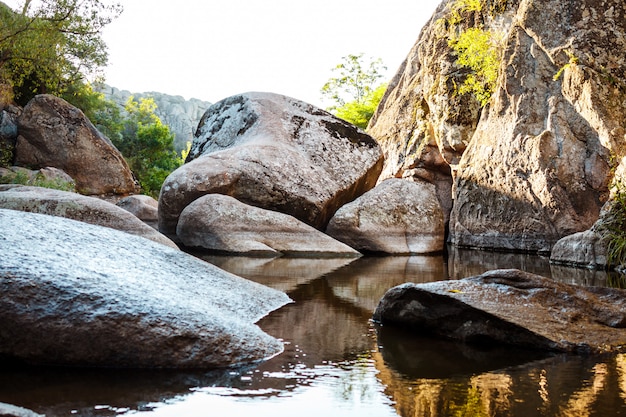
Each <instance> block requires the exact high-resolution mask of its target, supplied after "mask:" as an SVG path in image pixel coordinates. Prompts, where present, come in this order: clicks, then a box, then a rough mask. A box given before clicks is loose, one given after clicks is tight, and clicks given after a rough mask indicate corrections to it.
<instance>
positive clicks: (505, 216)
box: [368, 0, 626, 252]
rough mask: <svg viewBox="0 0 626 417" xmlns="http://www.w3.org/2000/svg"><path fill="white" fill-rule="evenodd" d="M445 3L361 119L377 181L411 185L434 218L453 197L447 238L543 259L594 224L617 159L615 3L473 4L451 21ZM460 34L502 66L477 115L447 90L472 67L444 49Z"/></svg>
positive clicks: (621, 87) (619, 40)
mask: <svg viewBox="0 0 626 417" xmlns="http://www.w3.org/2000/svg"><path fill="white" fill-rule="evenodd" d="M455 5H458V2H457V1H456V0H449V1H444V2H442V4H441V5H440V6H439V8H438V9H437V10H436V12H435V14H434V15H433V17H432V18H431V20H430V21H429V23H428V24H427V25H426V26H425V27H424V29H423V30H422V32H421V34H420V37H419V39H418V40H417V42H416V44H415V46H414V47H413V49H412V50H411V52H410V53H409V55H408V57H407V59H406V61H405V62H404V64H403V65H402V66H401V68H400V69H399V71H398V73H397V74H396V76H395V77H394V78H393V80H392V81H391V82H390V87H389V89H388V91H387V93H386V94H385V97H384V98H383V100H382V101H381V104H380V106H379V107H378V110H377V112H376V114H375V115H374V117H373V118H372V121H371V122H370V126H369V128H368V132H369V133H370V134H372V135H373V136H374V137H375V138H376V139H377V140H378V141H379V142H380V144H381V147H382V149H383V150H384V153H385V167H384V169H383V173H382V175H381V179H383V178H387V177H392V176H394V177H419V178H423V179H426V180H427V181H430V182H432V183H433V184H435V185H436V186H437V187H438V190H439V194H440V198H441V196H444V197H443V198H441V201H442V207H444V210H445V209H446V207H451V205H452V203H451V202H452V201H454V209H453V210H452V212H451V217H450V237H451V242H452V243H455V244H457V245H462V246H470V247H484V248H490V249H493V248H496V249H501V250H515V251H538V252H549V251H550V249H551V247H552V245H554V243H555V242H556V241H557V240H558V239H560V238H561V237H564V236H567V235H570V234H572V233H575V232H580V231H583V230H586V229H588V228H589V227H590V226H591V225H592V224H593V222H594V221H595V220H596V219H597V217H598V213H599V211H600V207H601V206H602V204H603V203H604V201H606V199H607V197H608V192H607V184H608V183H609V182H610V180H611V177H612V175H613V171H612V169H611V168H612V167H613V166H614V164H615V163H619V162H620V160H621V159H622V158H623V157H624V149H626V148H625V147H624V143H625V141H626V139H625V130H624V127H625V126H626V114H625V113H624V112H623V107H624V102H626V76H625V74H624V68H625V64H626V58H624V56H625V55H624V54H623V53H615V51H624V50H626V12H625V5H624V3H623V2H622V1H619V0H602V1H596V0H583V1H571V2H569V1H566V2H565V3H564V2H563V1H556V0H540V1H533V2H528V1H517V0H513V1H508V2H495V3H494V2H492V3H484V2H482V3H481V10H479V11H469V12H468V11H466V12H463V11H462V12H461V15H460V17H461V19H460V20H459V23H457V24H451V23H450V22H451V20H453V18H452V15H453V13H454V11H453V10H454V9H455ZM457 11H458V10H457ZM469 27H482V29H484V30H488V31H491V33H492V34H493V35H494V36H493V38H492V39H494V41H495V43H494V44H495V45H498V46H497V49H498V53H499V54H500V58H501V62H500V67H499V68H500V70H499V72H500V75H499V78H498V81H497V83H496V86H495V89H494V93H493V95H492V96H491V99H490V101H489V102H488V104H487V105H486V107H485V108H484V109H483V110H481V108H480V103H478V101H477V100H476V99H475V98H473V97H472V96H471V95H470V94H458V93H457V86H459V85H462V83H463V82H464V80H465V79H466V77H467V76H468V75H469V74H470V73H471V70H469V69H468V68H464V67H462V66H460V65H458V64H457V63H456V56H455V54H454V52H453V50H452V49H451V47H450V45H449V43H448V40H449V37H450V33H460V32H461V31H463V30H465V29H467V28H469ZM557 75H558V76H557ZM453 177H454V181H453V180H452V178H453ZM453 182H454V186H453V187H451V184H452V183H453ZM446 187H447V190H450V189H451V188H452V192H453V195H452V199H450V196H449V195H448V200H447V201H448V202H447V203H446V201H445V192H446ZM446 204H448V206H446Z"/></svg>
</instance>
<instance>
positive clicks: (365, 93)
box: [321, 53, 387, 128]
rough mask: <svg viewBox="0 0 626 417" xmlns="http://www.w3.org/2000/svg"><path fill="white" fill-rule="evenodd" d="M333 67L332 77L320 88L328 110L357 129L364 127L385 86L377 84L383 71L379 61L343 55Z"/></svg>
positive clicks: (383, 67) (360, 56)
mask: <svg viewBox="0 0 626 417" xmlns="http://www.w3.org/2000/svg"><path fill="white" fill-rule="evenodd" d="M341 59H342V62H340V63H339V64H337V66H336V67H335V68H333V72H336V73H337V76H336V77H332V78H330V79H329V80H328V81H327V82H326V84H324V85H323V86H322V89H321V93H322V97H324V98H327V99H330V100H331V101H333V102H334V104H333V105H332V106H330V107H328V110H329V111H330V112H332V113H333V114H335V115H336V116H337V117H341V118H342V119H344V120H346V121H348V122H350V123H353V124H354V125H356V126H359V127H361V128H365V127H367V123H368V122H369V119H370V118H371V117H372V115H373V114H374V111H375V110H376V107H377V106H378V103H379V102H380V100H381V98H382V96H383V94H384V92H385V89H386V84H383V85H377V82H378V81H379V80H380V79H381V78H382V77H383V75H382V74H381V72H382V71H385V70H386V69H387V68H386V67H385V66H384V65H383V62H382V60H381V59H380V58H378V59H375V60H374V59H369V61H364V58H363V54H362V53H361V54H358V55H352V54H351V55H348V56H344V57H343V58H341Z"/></svg>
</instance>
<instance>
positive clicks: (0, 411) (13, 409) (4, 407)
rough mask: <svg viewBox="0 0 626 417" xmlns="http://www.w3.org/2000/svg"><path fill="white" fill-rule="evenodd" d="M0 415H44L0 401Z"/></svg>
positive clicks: (38, 416) (8, 416)
mask: <svg viewBox="0 0 626 417" xmlns="http://www.w3.org/2000/svg"><path fill="white" fill-rule="evenodd" d="M0 417H44V415H43V414H37V413H35V412H34V411H32V410H28V409H26V408H22V407H18V406H15V405H12V404H7V403H0Z"/></svg>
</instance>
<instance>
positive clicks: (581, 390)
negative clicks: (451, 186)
mask: <svg viewBox="0 0 626 417" xmlns="http://www.w3.org/2000/svg"><path fill="white" fill-rule="evenodd" d="M206 259H207V260H208V261H209V262H212V263H214V264H215V265H217V266H219V267H221V268H223V269H225V270H228V271H230V272H233V273H235V274H237V275H240V276H243V277H245V278H248V279H251V280H254V281H257V282H260V283H262V284H265V285H268V286H271V287H273V288H276V289H279V290H281V291H284V292H286V293H287V294H288V295H289V296H290V297H291V298H292V300H294V302H293V303H291V304H288V305H286V306H285V307H283V308H281V309H280V310H278V311H276V312H273V313H272V314H270V315H269V316H267V317H265V318H264V319H263V320H261V321H260V322H259V325H260V326H261V327H262V328H263V329H264V330H265V331H266V332H268V333H269V334H271V335H273V336H275V337H277V338H280V339H282V340H283V341H284V343H285V351H284V352H283V353H282V354H280V355H278V356H276V357H274V358H272V359H270V360H268V361H265V362H262V363H259V364H256V365H251V366H247V367H244V368H237V369H225V370H217V371H211V372H201V371H197V372H189V371H185V372H175V371H136V370H71V369H69V370H68V369H55V368H52V369H40V368H35V369H23V368H20V369H3V370H1V371H0V402H7V403H11V404H15V405H19V406H23V407H26V408H30V409H32V410H34V411H37V412H39V413H43V414H46V415H47V416H48V417H54V416H72V415H79V416H116V415H140V416H172V417H174V416H272V417H278V416H294V415H295V416H316V417H319V416H324V415H326V416H403V417H409V416H411V417H412V416H428V417H438V416H524V417H527V416H621V415H625V416H626V355H609V356H583V357H581V356H569V355H545V354H539V353H536V352H528V351H518V350H515V349H511V348H497V347H493V348H490V349H486V348H482V349H476V348H473V347H470V346H465V345H462V344H456V343H451V342H447V341H442V340H434V339H431V338H427V337H423V336H420V335H415V334H409V333H407V332H404V331H400V330H398V329H393V328H389V327H379V326H377V325H375V324H374V323H372V322H371V320H370V319H371V316H372V312H373V310H374V309H375V308H376V305H377V303H378V301H379V300H380V298H381V297H382V296H383V294H384V293H385V292H386V291H387V290H388V289H389V288H391V287H393V286H395V285H398V284H401V283H404V282H431V281H436V280H442V279H457V278H462V277H466V276H472V275H477V274H480V273H482V272H484V271H486V270H489V269H494V268H519V269H523V270H527V271H529V272H534V273H539V274H542V275H544V276H551V277H552V278H554V279H557V280H560V281H564V282H569V283H574V284H577V285H606V281H607V277H606V275H605V274H604V273H601V272H594V271H589V270H581V269H572V268H566V267H556V266H551V265H550V264H549V262H548V260H547V259H546V258H542V257H538V256H531V255H519V254H500V253H493V252H479V251H462V250H454V251H452V252H451V254H450V256H449V257H448V258H444V257H441V256H433V257H425V256H412V257H366V258H360V259H288V258H278V259H258V258H257V259H254V258H240V257H208V258H206Z"/></svg>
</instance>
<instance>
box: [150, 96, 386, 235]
mask: <svg viewBox="0 0 626 417" xmlns="http://www.w3.org/2000/svg"><path fill="white" fill-rule="evenodd" d="M382 162H383V158H382V153H381V151H380V148H379V147H378V144H377V143H376V141H374V139H373V138H372V137H370V136H369V135H367V134H365V133H364V132H362V131H361V130H358V129H357V128H356V127H354V126H352V125H350V124H349V123H347V122H344V121H342V120H340V119H337V118H335V117H334V116H332V115H331V114H329V113H327V112H325V111H323V110H321V109H318V108H316V107H314V106H311V105H309V104H306V103H303V102H301V101H298V100H295V99H292V98H289V97H285V96H281V95H277V94H271V93H246V94H242V95H237V96H233V97H230V98H227V99H225V100H222V101H220V102H218V103H216V104H214V105H213V106H211V107H210V108H209V109H208V110H207V112H206V113H205V115H204V116H203V118H202V120H201V121H200V124H199V126H198V130H197V133H196V138H195V139H194V142H193V144H192V147H191V152H190V153H189V156H188V157H187V162H186V163H185V165H183V166H182V167H180V168H178V169H177V170H176V171H174V172H173V173H172V174H171V175H170V176H169V177H168V178H167V179H166V181H165V183H164V184H163V187H162V189H161V195H160V197H159V229H160V230H161V231H162V232H163V233H165V234H167V235H174V234H175V232H176V225H177V223H178V217H179V216H180V213H181V212H182V211H183V209H184V208H185V207H186V206H187V205H188V204H190V203H191V202H192V201H194V200H195V199H197V198H199V197H201V196H203V195H206V194H226V195H230V196H232V197H234V198H236V199H237V200H239V201H241V202H243V203H246V204H250V205H252V206H256V207H260V208H264V209H267V210H273V211H278V212H281V213H285V214H289V215H291V216H293V217H295V218H297V219H298V220H301V221H303V222H305V223H307V224H309V225H311V226H313V227H315V228H317V229H323V228H325V227H326V224H327V223H328V221H329V220H330V218H331V216H332V215H333V214H334V213H335V211H336V210H337V209H338V208H339V207H341V206H342V205H344V204H345V203H347V202H349V201H352V200H354V199H355V198H356V197H358V196H360V195H361V194H363V193H364V192H366V191H368V190H369V189H370V188H372V187H373V186H374V185H375V184H376V180H377V179H378V175H379V173H380V169H381V168H382Z"/></svg>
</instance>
